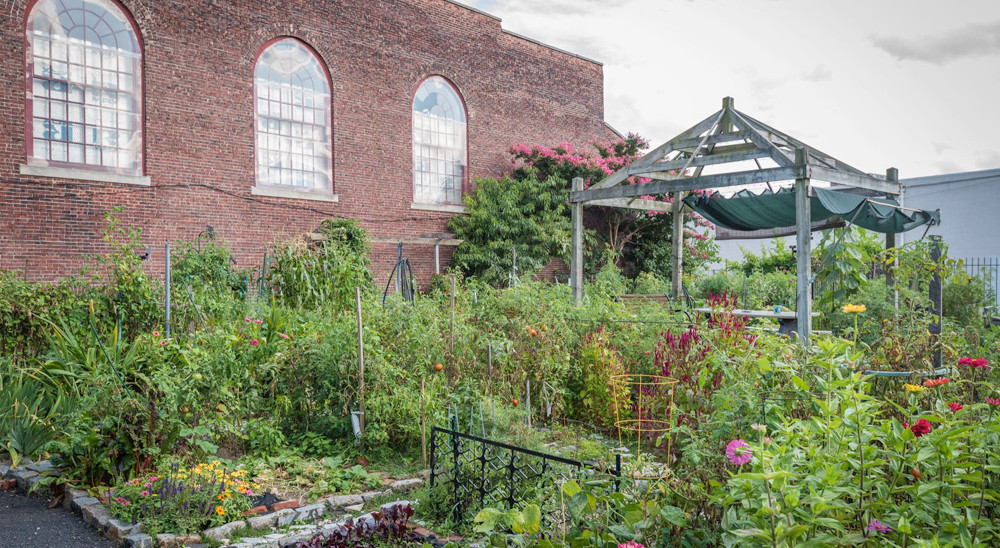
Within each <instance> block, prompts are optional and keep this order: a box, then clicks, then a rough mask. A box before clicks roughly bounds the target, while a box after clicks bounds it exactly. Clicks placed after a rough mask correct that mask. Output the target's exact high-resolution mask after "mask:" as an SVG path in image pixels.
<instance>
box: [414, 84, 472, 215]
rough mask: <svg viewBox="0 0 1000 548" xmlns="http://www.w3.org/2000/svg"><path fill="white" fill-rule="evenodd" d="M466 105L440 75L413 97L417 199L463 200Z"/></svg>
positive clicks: (448, 201)
mask: <svg viewBox="0 0 1000 548" xmlns="http://www.w3.org/2000/svg"><path fill="white" fill-rule="evenodd" d="M465 116H466V115H465V107H464V106H463V104H462V101H461V99H460V98H459V96H458V93H457V92H456V91H455V89H454V88H453V87H452V86H451V84H449V83H448V81H447V80H445V79H444V78H441V77H440V76H432V77H430V78H428V79H426V80H424V81H423V83H421V84H420V87H419V88H417V92H416V94H414V97H413V165H414V169H413V187H414V189H413V195H414V200H415V201H417V202H431V203H461V201H462V187H463V183H464V181H465V166H466V161H467V160H466V158H467V156H468V154H467V150H466V141H465V128H466V119H465Z"/></svg>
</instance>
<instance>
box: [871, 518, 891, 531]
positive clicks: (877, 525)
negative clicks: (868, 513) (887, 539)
mask: <svg viewBox="0 0 1000 548" xmlns="http://www.w3.org/2000/svg"><path fill="white" fill-rule="evenodd" d="M868 530H869V531H874V532H876V533H883V534H884V533H891V532H892V529H891V528H890V527H889V526H888V525H883V524H882V522H881V521H879V520H877V519H873V520H871V521H870V522H868Z"/></svg>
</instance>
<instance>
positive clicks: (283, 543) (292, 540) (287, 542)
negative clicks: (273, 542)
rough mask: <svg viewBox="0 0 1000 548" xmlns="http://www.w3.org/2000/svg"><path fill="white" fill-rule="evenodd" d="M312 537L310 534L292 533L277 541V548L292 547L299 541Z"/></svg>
mask: <svg viewBox="0 0 1000 548" xmlns="http://www.w3.org/2000/svg"><path fill="white" fill-rule="evenodd" d="M312 537H313V535H312V534H307V535H292V536H290V537H285V538H283V539H281V540H279V541H278V547H279V548H292V547H293V546H295V545H297V544H298V543H300V542H305V541H307V540H309V539H311V538H312Z"/></svg>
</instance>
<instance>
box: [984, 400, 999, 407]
mask: <svg viewBox="0 0 1000 548" xmlns="http://www.w3.org/2000/svg"><path fill="white" fill-rule="evenodd" d="M986 403H988V404H990V405H992V406H993V407H996V406H998V405H1000V398H986Z"/></svg>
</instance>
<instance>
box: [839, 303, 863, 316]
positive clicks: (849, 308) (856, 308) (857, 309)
mask: <svg viewBox="0 0 1000 548" xmlns="http://www.w3.org/2000/svg"><path fill="white" fill-rule="evenodd" d="M840 310H841V311H842V312H843V313H844V314H860V313H861V312H864V311H865V310H868V308H866V307H865V305H863V304H845V305H844V308H841V309H840Z"/></svg>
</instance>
